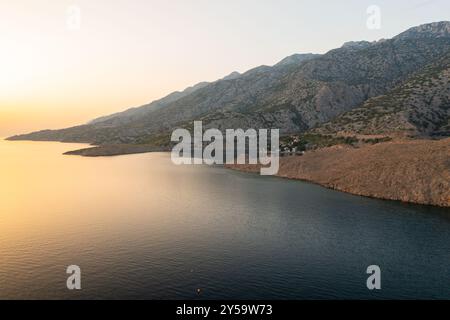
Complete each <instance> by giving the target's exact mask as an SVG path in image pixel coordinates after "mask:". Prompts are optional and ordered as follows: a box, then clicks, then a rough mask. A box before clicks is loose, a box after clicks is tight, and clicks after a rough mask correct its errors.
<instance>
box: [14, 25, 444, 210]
mask: <svg viewBox="0 0 450 320" xmlns="http://www.w3.org/2000/svg"><path fill="white" fill-rule="evenodd" d="M194 120H201V121H203V124H204V128H205V129H208V128H218V129H220V130H225V129H236V128H242V129H246V128H255V129H257V128H277V129H280V130H281V133H282V145H281V148H282V151H285V152H287V153H292V152H302V153H303V152H304V154H303V155H302V156H288V157H284V158H282V161H281V168H280V173H279V175H280V176H282V177H287V178H294V179H303V180H308V181H312V182H316V183H319V184H321V185H324V186H326V187H329V188H333V189H337V190H341V191H345V192H349V193H353V194H358V195H364V196H370V197H376V198H382V199H391V200H401V201H405V202H412V203H419V204H428V205H437V206H446V207H449V206H450V139H449V137H450V22H447V21H443V22H436V23H431V24H425V25H421V26H418V27H414V28H411V29H409V30H407V31H405V32H403V33H401V34H399V35H398V36H396V37H394V38H392V39H383V40H380V41H377V42H367V41H356V42H349V43H346V44H344V45H343V46H342V47H341V48H337V49H334V50H331V51H329V52H328V53H326V54H323V55H318V54H310V53H309V54H295V55H292V56H290V57H287V58H285V59H283V60H282V61H280V62H279V63H278V64H276V65H274V66H260V67H257V68H254V69H252V70H249V71H247V72H245V73H243V74H240V73H237V72H233V73H231V74H230V75H229V76H227V77H225V78H223V79H220V80H217V81H215V82H211V83H208V82H202V83H199V84H197V85H195V86H193V87H190V88H187V89H186V90H184V91H182V92H174V93H172V94H170V95H168V96H166V97H164V98H162V99H160V100H157V101H154V102H152V103H150V104H148V105H144V106H141V107H138V108H132V109H129V110H126V111H124V112H121V113H116V114H113V115H109V116H105V117H102V118H98V119H95V120H93V121H91V122H90V123H87V124H84V125H80V126H76V127H72V128H66V129H61V130H44V131H39V132H33V133H30V134H23V135H17V136H13V137H10V138H8V140H35V141H61V142H82V143H90V144H92V145H93V147H92V148H88V149H82V150H76V151H71V152H68V154H72V155H82V156H111V155H120V154H130V153H142V152H152V151H168V150H170V148H171V142H170V133H171V132H172V130H174V129H175V128H180V127H181V128H186V129H188V130H192V123H193V121H194ZM232 168H233V169H238V170H244V171H253V170H255V167H253V166H239V167H236V166H233V167H232Z"/></svg>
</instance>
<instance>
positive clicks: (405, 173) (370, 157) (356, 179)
mask: <svg viewBox="0 0 450 320" xmlns="http://www.w3.org/2000/svg"><path fill="white" fill-rule="evenodd" d="M230 167H231V168H233V169H236V170H241V171H249V172H259V168H258V167H257V166H252V165H236V166H230ZM278 176H280V177H284V178H289V179H301V180H306V181H311V182H314V183H318V184H320V185H322V186H325V187H327V188H331V189H335V190H340V191H344V192H348V193H352V194H356V195H361V196H368V197H375V198H380V199H388V200H400V201H404V202H412V203H417V204H428V205H436V206H443V207H450V139H445V140H440V141H430V140H413V141H397V142H388V143H382V144H377V145H373V146H366V147H363V148H359V149H355V148H350V147H342V146H336V147H331V148H326V149H321V150H318V151H314V152H308V153H306V154H305V155H304V156H302V157H285V158H281V159H280V170H279V174H278Z"/></svg>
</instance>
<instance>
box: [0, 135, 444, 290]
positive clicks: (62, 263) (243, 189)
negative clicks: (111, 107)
mask: <svg viewBox="0 0 450 320" xmlns="http://www.w3.org/2000/svg"><path fill="white" fill-rule="evenodd" d="M79 147H80V146H79V145H68V144H59V143H46V142H6V141H1V142H0V177H1V180H0V298H1V299H12V298H19V299H23V298H32V299H41V298H50V299H56V298H64V299H66V298H68V299H70V298H74V299H80V298H81V299H90V298H99V299H106V298H108V299H109V298H112V299H116V298H124V299H134V298H136V299H183V298H192V299H225V298H226V299H317V298H318V299H336V298H337V299H349V298H357V299H368V298H369V299H372V298H376V299H379V298H407V299H408V298H446V299H450V211H449V210H448V209H439V208H432V207H426V206H416V205H407V204H401V203H397V202H388V201H379V200H373V199H368V198H362V197H357V196H352V195H348V194H344V193H340V192H335V191H330V190H327V189H324V188H322V187H319V186H316V185H312V184H308V183H303V182H299V181H289V180H283V179H279V178H273V177H260V176H258V175H251V174H244V173H239V172H233V171H229V170H226V169H223V168H215V167H207V166H200V167H196V166H183V167H177V166H174V165H172V163H171V161H170V157H169V155H167V154H162V153H160V154H158V153H155V154H141V155H130V156H120V157H112V158H82V157H75V156H63V155H62V153H63V152H64V151H67V150H73V149H75V148H79ZM73 264H75V265H79V266H80V267H81V270H82V290H81V291H68V290H67V289H66V277H67V275H66V273H65V271H66V267H67V266H69V265H73ZM373 264H375V265H379V266H380V267H381V270H382V279H381V281H382V290H381V291H377V292H372V291H369V290H368V289H367V288H366V279H367V276H368V275H367V274H366V268H367V267H368V266H369V265H373ZM197 289H201V290H202V293H201V295H198V294H197Z"/></svg>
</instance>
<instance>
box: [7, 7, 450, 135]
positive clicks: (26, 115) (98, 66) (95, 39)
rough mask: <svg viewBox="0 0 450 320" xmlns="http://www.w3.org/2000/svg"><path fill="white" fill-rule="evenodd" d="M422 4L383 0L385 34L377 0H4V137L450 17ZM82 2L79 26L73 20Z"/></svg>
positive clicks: (69, 123) (63, 124)
mask: <svg viewBox="0 0 450 320" xmlns="http://www.w3.org/2000/svg"><path fill="white" fill-rule="evenodd" d="M422 1H423V0H414V1H406V0H402V1H396V2H395V3H393V2H392V1H385V0H381V1H379V2H380V3H379V5H380V6H381V7H382V9H383V26H382V29H381V30H379V31H370V30H367V28H366V9H367V6H368V5H370V4H372V2H371V1H369V0H348V1H346V2H345V3H339V4H338V3H337V2H336V1H331V0H329V1H323V2H322V1H321V2H320V3H317V2H314V1H310V0H296V1H293V0H282V3H280V1H264V2H261V1H256V0H246V1H242V0H228V1H207V0H197V1H192V2H191V1H185V0H172V1H158V0H134V1H132V2H130V1H127V0H116V1H113V2H112V1H108V0H95V1H91V0H38V1H34V0H16V1H2V2H0V136H7V135H12V134H15V133H20V132H27V131H33V130H39V129H44V128H60V127H66V126H72V125H77V124H80V123H84V122H87V121H88V120H91V119H93V118H95V117H98V116H102V115H105V114H109V113H114V112H118V111H122V110H125V109H127V108H130V107H136V106H140V105H143V104H146V103H149V102H151V101H152V100H155V99H158V98H161V97H163V96H165V95H166V94H169V93H170V92H173V91H178V90H183V89H184V88H186V87H189V86H191V85H194V84H196V83H198V82H201V81H214V80H217V79H219V78H221V77H223V76H226V75H227V74H230V73H231V72H233V71H239V72H244V71H246V70H248V69H251V68H253V67H256V66H259V65H263V64H264V65H271V64H275V63H276V62H278V61H279V60H281V59H283V58H284V57H286V56H288V55H291V54H294V53H306V52H315V53H324V52H326V51H328V50H329V49H333V48H336V47H339V46H340V45H342V43H344V42H346V41H349V40H357V39H365V40H378V39H380V38H383V37H391V36H393V35H395V34H398V33H400V32H401V31H404V30H405V29H406V28H409V27H412V26H414V25H418V24H422V23H425V22H431V21H439V20H446V16H445V12H446V10H443V8H445V6H450V4H449V3H447V4H445V3H443V2H442V1H441V2H439V8H437V6H433V5H428V6H422V7H420V8H417V4H420V3H422ZM73 5H74V6H77V7H79V8H80V12H81V25H80V28H79V30H71V29H70V28H68V24H67V23H68V18H69V17H68V10H67V9H68V8H69V7H70V6H73ZM405 8H406V9H408V8H409V9H408V10H409V11H408V16H402V19H399V18H398V17H399V15H402V14H403V12H406V11H405ZM449 9H450V8H449ZM357 12H360V14H359V15H358V14H357ZM447 12H448V11H447ZM447 20H448V19H447ZM336 26H339V28H337V27H336Z"/></svg>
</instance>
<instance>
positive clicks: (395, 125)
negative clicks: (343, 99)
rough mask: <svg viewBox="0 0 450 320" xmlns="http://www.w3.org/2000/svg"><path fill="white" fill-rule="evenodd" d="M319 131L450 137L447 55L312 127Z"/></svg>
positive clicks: (449, 94)
mask: <svg viewBox="0 0 450 320" xmlns="http://www.w3.org/2000/svg"><path fill="white" fill-rule="evenodd" d="M314 131H316V132H319V133H327V134H330V133H334V134H336V133H342V134H365V135H374V134H375V135H404V136H422V137H423V136H450V54H447V55H446V56H444V57H443V58H442V59H440V60H438V61H436V62H434V63H432V64H430V65H429V66H427V67H425V68H424V69H423V70H422V71H420V72H418V73H417V74H416V75H414V76H412V77H411V78H410V79H409V80H408V81H407V82H406V83H404V84H402V85H401V86H399V87H397V88H396V89H394V90H392V91H391V92H389V93H388V94H386V95H382V96H379V97H376V98H373V99H369V100H368V101H367V102H366V103H365V104H364V105H363V106H362V107H360V108H356V109H354V110H352V111H350V112H347V113H345V114H343V115H341V116H339V117H337V118H336V119H334V120H333V121H331V122H329V123H326V124H324V125H322V126H321V127H320V128H318V129H316V130H314Z"/></svg>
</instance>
